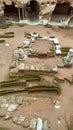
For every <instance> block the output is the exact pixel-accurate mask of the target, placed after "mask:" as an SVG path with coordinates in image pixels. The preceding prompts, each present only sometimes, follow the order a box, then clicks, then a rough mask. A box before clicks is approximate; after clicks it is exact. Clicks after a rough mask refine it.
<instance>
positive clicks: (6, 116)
mask: <svg viewBox="0 0 73 130" xmlns="http://www.w3.org/2000/svg"><path fill="white" fill-rule="evenodd" d="M10 118H12V114H11V113H10V112H7V113H6V115H5V120H9V119H10Z"/></svg>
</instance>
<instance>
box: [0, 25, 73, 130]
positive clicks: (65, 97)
mask: <svg viewBox="0 0 73 130" xmlns="http://www.w3.org/2000/svg"><path fill="white" fill-rule="evenodd" d="M10 31H13V32H15V37H14V38H10V39H6V43H9V45H10V46H9V47H7V46H5V44H1V45H0V51H2V53H1V54H0V81H2V80H6V79H7V77H8V74H9V66H10V63H11V59H12V53H13V50H14V49H15V48H16V47H17V46H18V45H20V44H21V43H22V42H23V41H24V40H25V39H26V38H25V37H24V32H29V33H31V32H38V33H39V34H40V35H41V36H47V37H50V36H55V37H58V39H59V41H60V45H61V47H73V29H65V30H64V29H59V28H58V27H52V28H44V27H43V26H41V25H38V26H27V25H26V26H25V27H18V26H11V27H10V28H8V29H5V30H3V29H0V33H1V34H2V33H5V32H10ZM43 47H44V44H43V46H41V50H42V49H43ZM36 60H37V59H36ZM33 62H34V61H33ZM37 62H38V60H37ZM41 62H42V63H44V62H45V61H44V60H42V61H41ZM54 63H55V60H54V59H52V60H51V59H47V64H49V65H54ZM72 74H73V68H63V69H59V70H58V74H57V75H58V76H60V77H62V78H63V77H64V78H70V77H71V75H72ZM72 87H73V86H70V85H69V83H67V82H65V83H64V84H62V94H61V96H59V97H58V96H57V97H56V96H49V95H48V98H46V97H44V98H39V100H37V102H35V103H34V104H33V105H31V106H26V107H25V108H24V107H22V108H20V110H19V111H18V112H17V113H15V114H17V115H18V114H19V113H20V114H21V113H23V112H24V114H25V113H26V114H27V115H33V116H40V117H41V116H42V117H45V118H47V119H49V121H50V124H51V129H50V130H60V129H61V128H58V127H57V124H56V121H55V120H56V116H57V114H56V112H55V109H54V107H53V101H54V100H55V99H59V100H60V101H61V102H62V104H63V108H62V113H63V112H64V117H65V118H66V121H67V123H69V119H70V116H71V115H72V113H73V109H72V108H73V88H72ZM49 97H50V103H49ZM25 98H26V97H25ZM0 126H7V127H9V128H11V130H14V129H16V130H23V128H21V127H20V126H17V125H14V124H13V123H11V121H4V120H2V119H1V118H0ZM62 129H63V130H67V128H66V127H65V126H63V127H62ZM62 129H61V130H62Z"/></svg>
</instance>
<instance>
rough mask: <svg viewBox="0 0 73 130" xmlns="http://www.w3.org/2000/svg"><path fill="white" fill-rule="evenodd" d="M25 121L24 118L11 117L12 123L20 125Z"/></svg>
mask: <svg viewBox="0 0 73 130" xmlns="http://www.w3.org/2000/svg"><path fill="white" fill-rule="evenodd" d="M24 120H25V117H24V116H20V117H13V118H12V121H13V123H15V124H17V125H20V124H21V123H22V122H23V121H24Z"/></svg>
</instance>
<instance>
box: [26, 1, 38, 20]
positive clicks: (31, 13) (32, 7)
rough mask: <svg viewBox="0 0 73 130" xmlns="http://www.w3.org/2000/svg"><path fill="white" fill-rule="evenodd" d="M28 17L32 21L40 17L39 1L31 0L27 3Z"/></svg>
mask: <svg viewBox="0 0 73 130" xmlns="http://www.w3.org/2000/svg"><path fill="white" fill-rule="evenodd" d="M26 13H27V18H28V19H29V20H31V21H36V20H38V19H39V3H38V2H37V1H36V0H30V1H29V2H27V4H26Z"/></svg>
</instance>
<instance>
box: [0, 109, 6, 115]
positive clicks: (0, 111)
mask: <svg viewBox="0 0 73 130" xmlns="http://www.w3.org/2000/svg"><path fill="white" fill-rule="evenodd" d="M6 112H7V108H5V107H2V108H0V117H4V116H5V115H6Z"/></svg>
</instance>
